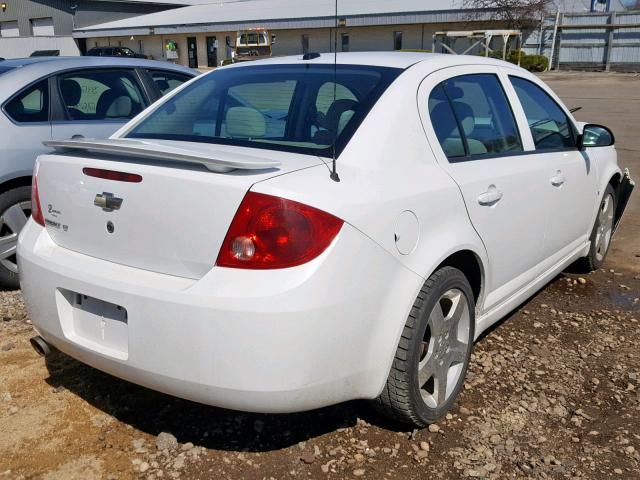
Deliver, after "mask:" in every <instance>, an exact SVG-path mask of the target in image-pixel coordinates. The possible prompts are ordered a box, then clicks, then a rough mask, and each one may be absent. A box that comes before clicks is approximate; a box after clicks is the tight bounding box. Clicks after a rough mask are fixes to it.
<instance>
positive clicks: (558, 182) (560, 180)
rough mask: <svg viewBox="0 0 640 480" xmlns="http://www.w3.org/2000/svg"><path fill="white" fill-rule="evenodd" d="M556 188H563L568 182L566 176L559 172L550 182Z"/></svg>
mask: <svg viewBox="0 0 640 480" xmlns="http://www.w3.org/2000/svg"><path fill="white" fill-rule="evenodd" d="M549 181H550V182H551V185H553V186H554V187H561V186H562V185H564V182H566V181H567V179H566V178H565V176H564V174H563V173H562V172H561V171H560V170H558V171H557V172H556V174H555V175H554V176H553V177H551V179H550V180H549Z"/></svg>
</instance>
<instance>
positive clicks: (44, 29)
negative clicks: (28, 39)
mask: <svg viewBox="0 0 640 480" xmlns="http://www.w3.org/2000/svg"><path fill="white" fill-rule="evenodd" d="M31 29H32V30H33V36H34V37H44V36H51V37H52V36H53V35H54V33H53V18H50V17H49V18H33V19H32V20H31Z"/></svg>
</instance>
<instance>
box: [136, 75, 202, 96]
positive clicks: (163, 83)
mask: <svg viewBox="0 0 640 480" xmlns="http://www.w3.org/2000/svg"><path fill="white" fill-rule="evenodd" d="M147 71H148V72H149V75H151V79H152V80H153V83H155V85H156V87H158V90H160V93H161V94H162V95H166V94H167V93H169V92H170V91H171V90H173V89H174V88H177V87H179V86H180V85H182V84H183V83H185V82H188V81H189V80H191V78H192V77H190V76H188V75H184V74H182V73H176V72H169V71H167V70H147Z"/></svg>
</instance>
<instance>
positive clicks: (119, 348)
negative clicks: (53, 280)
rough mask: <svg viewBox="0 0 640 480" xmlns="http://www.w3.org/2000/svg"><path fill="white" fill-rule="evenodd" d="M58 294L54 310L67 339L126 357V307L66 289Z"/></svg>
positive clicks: (119, 356) (107, 353)
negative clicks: (55, 309) (57, 313)
mask: <svg viewBox="0 0 640 480" xmlns="http://www.w3.org/2000/svg"><path fill="white" fill-rule="evenodd" d="M58 293H59V295H58V310H59V313H60V318H61V320H62V326H63V331H64V333H65V336H67V338H69V339H70V340H72V341H74V342H75V343H78V344H79V345H82V346H83V347H85V348H88V349H90V350H94V351H97V352H99V353H102V354H104V355H109V356H112V357H116V358H119V359H123V360H124V359H126V358H127V357H128V350H129V319H128V314H127V309H126V308H124V307H122V306H120V305H116V304H115V303H111V302H106V301H104V300H101V299H98V298H94V297H91V296H89V295H85V294H82V293H78V292H72V291H69V290H58Z"/></svg>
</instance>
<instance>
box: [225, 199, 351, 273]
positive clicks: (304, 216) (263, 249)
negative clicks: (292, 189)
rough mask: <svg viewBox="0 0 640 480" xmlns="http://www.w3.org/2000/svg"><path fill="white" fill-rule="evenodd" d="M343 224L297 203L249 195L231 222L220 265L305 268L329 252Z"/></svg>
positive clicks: (334, 218) (253, 267) (323, 213)
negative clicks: (301, 266) (299, 266)
mask: <svg viewBox="0 0 640 480" xmlns="http://www.w3.org/2000/svg"><path fill="white" fill-rule="evenodd" d="M343 223H344V222H343V221H342V220H340V219H339V218H337V217H334V216H333V215H331V214H329V213H326V212H323V211H322V210H318V209H317V208H313V207H310V206H308V205H304V204H302V203H298V202H294V201H293V200H287V199H285V198H280V197H274V196H271V195H265V194H263V193H254V192H249V193H247V195H246V196H245V197H244V199H243V200H242V203H241V204H240V207H239V208H238V211H237V212H236V215H235V217H234V218H233V221H232V222H231V226H230V227H229V231H228V232H227V236H226V237H225V239H224V242H223V243H222V248H221V249H220V253H219V254H218V260H217V261H216V265H218V266H220V267H229V268H248V269H275V268H288V267H295V266H296V265H302V264H303V263H306V262H309V261H311V260H313V259H314V258H316V257H317V256H318V255H320V254H321V253H322V252H324V251H325V250H326V249H327V247H328V246H329V245H330V244H331V242H332V241H333V239H334V238H335V237H336V235H337V234H338V232H340V229H341V228H342V224H343Z"/></svg>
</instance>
